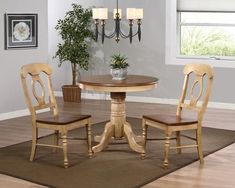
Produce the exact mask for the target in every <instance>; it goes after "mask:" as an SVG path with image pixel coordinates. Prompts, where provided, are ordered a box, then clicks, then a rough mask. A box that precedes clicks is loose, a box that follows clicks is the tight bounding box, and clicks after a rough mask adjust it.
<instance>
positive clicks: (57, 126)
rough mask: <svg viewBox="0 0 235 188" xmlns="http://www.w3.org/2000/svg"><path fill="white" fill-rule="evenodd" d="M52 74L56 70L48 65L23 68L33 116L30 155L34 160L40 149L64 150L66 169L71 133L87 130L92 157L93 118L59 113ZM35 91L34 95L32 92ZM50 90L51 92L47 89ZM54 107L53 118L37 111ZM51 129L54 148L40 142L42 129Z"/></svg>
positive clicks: (89, 153) (36, 64) (26, 91)
mask: <svg viewBox="0 0 235 188" xmlns="http://www.w3.org/2000/svg"><path fill="white" fill-rule="evenodd" d="M43 73H44V75H45V77H46V82H47V84H45V85H47V87H45V85H44V84H43V81H42V78H41V76H42V75H43ZM51 74H52V68H51V67H50V66H49V65H48V64H45V63H34V64H28V65H24V66H22V68H21V81H22V86H23V89H24V95H25V99H26V103H27V106H28V108H29V111H30V113H31V117H32V149H31V155H30V161H33V159H34V157H35V152H36V148H37V146H46V147H54V148H55V149H56V148H61V149H63V152H64V167H65V168H68V165H69V162H68V157H67V133H68V131H70V130H72V129H76V128H80V127H83V126H86V129H87V144H88V155H89V157H91V156H92V150H91V125H90V119H91V116H90V115H81V114H77V115H74V114H71V113H60V114H59V112H58V107H57V103H56V99H55V96H54V93H53V90H52V83H51ZM28 76H30V80H31V86H30V87H29V84H28V82H27V77H28ZM36 84H37V86H39V89H41V91H42V95H41V96H38V92H37V89H38V87H37V88H36ZM29 88H30V89H32V90H31V91H32V94H31V92H29V91H30V89H29ZM46 88H47V90H46ZM46 91H47V92H48V97H49V100H48V102H47V101H46ZM32 98H35V99H36V100H35V101H36V105H35V104H33V100H32ZM46 108H50V110H51V112H52V113H51V115H50V114H49V115H48V116H46V117H43V118H38V117H37V114H36V112H37V111H38V110H42V109H46ZM39 128H42V129H50V130H54V131H55V135H54V145H49V144H40V143H39V142H38V140H39V138H38V129H39ZM60 135H61V138H62V145H59V139H60Z"/></svg>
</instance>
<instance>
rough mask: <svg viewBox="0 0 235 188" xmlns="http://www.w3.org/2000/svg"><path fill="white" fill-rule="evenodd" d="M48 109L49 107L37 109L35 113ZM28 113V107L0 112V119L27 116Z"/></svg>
mask: <svg viewBox="0 0 235 188" xmlns="http://www.w3.org/2000/svg"><path fill="white" fill-rule="evenodd" d="M49 110H50V109H43V110H39V111H37V113H42V112H48V111H49ZM28 115H30V113H29V110H28V109H23V110H16V111H12V112H6V113H1V114H0V121H2V120H7V119H12V118H17V117H23V116H28Z"/></svg>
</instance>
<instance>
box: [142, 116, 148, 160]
mask: <svg viewBox="0 0 235 188" xmlns="http://www.w3.org/2000/svg"><path fill="white" fill-rule="evenodd" d="M142 129H143V132H142V137H143V138H142V145H143V147H144V152H143V153H141V158H142V159H144V158H145V154H146V143H147V132H148V125H147V124H146V120H145V119H143V120H142Z"/></svg>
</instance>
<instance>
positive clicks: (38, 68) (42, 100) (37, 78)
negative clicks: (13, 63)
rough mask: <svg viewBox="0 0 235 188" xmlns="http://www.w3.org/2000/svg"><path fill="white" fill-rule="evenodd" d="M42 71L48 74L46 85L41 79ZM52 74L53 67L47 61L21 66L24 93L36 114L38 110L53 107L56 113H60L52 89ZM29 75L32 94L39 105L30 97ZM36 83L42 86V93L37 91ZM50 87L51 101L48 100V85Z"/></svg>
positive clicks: (31, 110)
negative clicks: (27, 79)
mask: <svg viewBox="0 0 235 188" xmlns="http://www.w3.org/2000/svg"><path fill="white" fill-rule="evenodd" d="M41 73H45V74H46V82H47V84H45V85H44V82H43V81H42V79H41ZM51 74H52V68H51V67H50V65H48V64H47V63H32V64H27V65H23V66H22V67H21V82H22V86H23V89H24V95H25V98H26V102H27V105H28V108H29V110H30V112H31V114H35V112H36V111H37V110H41V109H45V108H51V109H53V112H54V114H55V115H57V114H58V108H57V104H56V100H55V96H54V93H53V90H52V83H51ZM27 75H30V76H31V78H32V80H31V89H32V96H33V97H34V98H35V99H36V101H37V105H36V106H35V105H33V103H32V101H31V97H30V93H29V91H28V86H27V85H28V84H27V81H26V77H27ZM36 83H37V84H39V87H40V88H41V95H38V93H37V92H36ZM46 85H47V88H48V97H49V101H48V102H47V101H46V87H45V86H46Z"/></svg>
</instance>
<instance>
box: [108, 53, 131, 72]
mask: <svg viewBox="0 0 235 188" xmlns="http://www.w3.org/2000/svg"><path fill="white" fill-rule="evenodd" d="M126 60H127V58H126V57H125V56H124V55H121V54H114V55H112V56H111V60H110V67H111V68H112V69H124V68H127V67H128V66H129V64H128V63H127V62H126Z"/></svg>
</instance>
